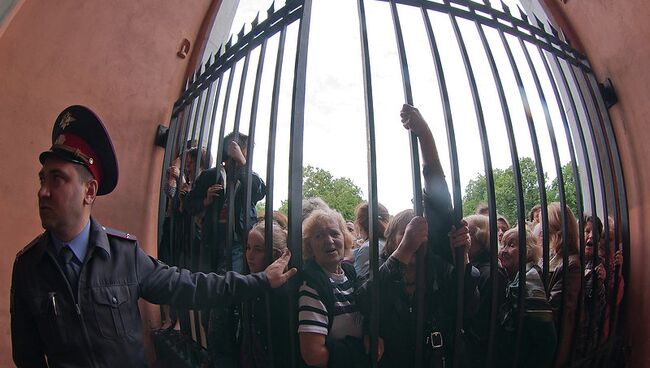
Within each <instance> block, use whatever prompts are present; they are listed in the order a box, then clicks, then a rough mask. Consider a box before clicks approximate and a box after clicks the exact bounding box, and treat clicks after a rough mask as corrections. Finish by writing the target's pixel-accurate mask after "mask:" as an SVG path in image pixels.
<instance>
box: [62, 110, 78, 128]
mask: <svg viewBox="0 0 650 368" xmlns="http://www.w3.org/2000/svg"><path fill="white" fill-rule="evenodd" d="M73 121H76V120H75V118H74V117H73V116H72V114H70V112H66V113H65V114H64V115H63V117H62V118H61V122H59V126H60V127H61V130H65V128H67V127H68V125H70V123H72V122H73Z"/></svg>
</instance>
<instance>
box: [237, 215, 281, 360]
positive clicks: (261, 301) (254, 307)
mask: <svg viewBox="0 0 650 368" xmlns="http://www.w3.org/2000/svg"><path fill="white" fill-rule="evenodd" d="M265 228H266V226H265V223H264V222H263V221H262V222H258V223H257V224H255V225H254V226H253V228H252V229H251V231H250V232H249V233H248V239H247V242H246V253H245V254H246V263H247V264H248V269H249V270H250V272H251V273H255V272H260V270H264V269H266V267H267V266H268V264H269V262H268V261H267V259H266V242H265V238H264V237H265ZM272 239H273V240H272V247H273V251H272V258H273V260H275V259H278V258H279V257H280V256H281V255H282V254H283V253H284V251H285V249H287V232H286V231H285V230H284V229H283V228H282V226H281V225H280V224H278V223H277V222H275V221H273V228H272ZM267 297H268V303H269V312H270V315H268V316H267V309H266V303H267V300H266V298H267ZM267 318H268V319H269V320H270V323H271V324H270V326H269V325H268V324H267ZM288 325H289V298H288V289H287V285H286V284H285V285H283V286H282V287H279V288H277V289H272V290H270V291H269V293H268V294H267V295H262V296H258V297H257V298H256V299H255V300H253V301H251V302H249V303H246V304H244V306H243V308H242V325H241V326H242V331H241V332H242V333H241V350H240V360H239V361H240V367H243V368H262V367H268V366H270V365H271V364H270V362H271V361H273V363H274V365H275V366H276V367H288V366H290V365H291V359H290V358H291V352H290V349H289V339H290V337H291V336H290V333H291V331H289V329H287V326H288ZM269 327H270V328H271V330H270V331H269V330H268V328H269ZM269 332H270V333H269ZM269 335H270V336H271V337H272V341H273V345H272V347H271V349H269V346H268V345H269V344H268V343H269V340H268V336H269ZM271 351H272V353H273V354H272V355H271Z"/></svg>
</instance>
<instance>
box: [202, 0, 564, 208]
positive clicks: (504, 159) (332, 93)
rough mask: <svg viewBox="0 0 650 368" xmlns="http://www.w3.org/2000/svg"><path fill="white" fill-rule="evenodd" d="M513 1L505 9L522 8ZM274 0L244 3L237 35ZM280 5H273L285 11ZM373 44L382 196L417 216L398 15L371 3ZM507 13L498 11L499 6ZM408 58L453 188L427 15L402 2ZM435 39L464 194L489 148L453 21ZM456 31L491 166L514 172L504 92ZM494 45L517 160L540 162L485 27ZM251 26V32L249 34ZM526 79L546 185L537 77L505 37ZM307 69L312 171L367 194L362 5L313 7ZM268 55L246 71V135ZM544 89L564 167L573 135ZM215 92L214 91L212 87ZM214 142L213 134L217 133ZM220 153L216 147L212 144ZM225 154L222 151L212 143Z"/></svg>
mask: <svg viewBox="0 0 650 368" xmlns="http://www.w3.org/2000/svg"><path fill="white" fill-rule="evenodd" d="M515 1H516V0H509V1H506V3H510V4H511V3H514V2H515ZM270 4H271V1H270V0H241V1H240V5H239V9H238V11H237V13H236V15H235V19H234V21H233V25H232V32H237V31H239V29H241V26H242V24H243V23H245V22H250V21H252V20H253V19H254V18H255V15H256V14H257V12H258V11H260V10H261V13H262V15H261V17H262V19H264V18H266V9H267V8H268V7H269V6H270ZM282 4H283V1H280V2H277V3H276V8H279V7H280V6H282ZM365 4H366V15H367V22H368V34H369V47H370V55H371V70H372V82H373V94H374V109H375V118H376V120H375V125H376V130H377V133H376V134H377V135H376V142H377V147H378V150H377V170H378V197H379V201H380V202H381V203H383V204H384V205H385V206H386V207H387V208H388V209H389V211H390V212H391V213H392V214H394V213H397V212H399V211H401V210H403V209H405V208H410V207H411V206H412V205H411V201H410V199H411V197H412V188H411V185H412V184H411V165H410V151H409V141H408V134H407V132H406V131H405V130H404V129H403V128H402V126H401V123H400V120H399V110H400V109H401V106H402V103H403V102H404V100H405V98H404V94H403V92H402V91H403V90H402V83H401V74H400V68H399V59H398V55H397V47H396V41H395V36H394V30H393V25H392V21H391V17H390V9H389V6H388V4H387V3H386V2H381V1H366V2H365ZM494 6H496V7H498V8H500V5H496V2H495V5H494ZM398 8H399V16H400V19H401V24H402V27H403V33H404V39H405V47H406V51H407V59H408V63H409V70H410V75H411V83H412V90H413V95H414V102H415V105H416V106H417V107H418V108H419V109H420V111H421V112H422V114H423V115H424V117H425V119H427V121H428V122H429V125H430V127H431V130H432V131H433V133H434V137H435V139H436V143H437V145H438V151H439V153H440V156H441V160H442V162H443V166H444V168H445V172H446V173H447V178H448V181H449V182H451V180H450V179H451V173H450V167H449V154H448V152H449V151H448V146H447V137H446V128H445V123H444V120H443V115H442V102H441V99H440V96H439V92H438V86H437V80H436V73H435V69H434V64H433V58H432V56H431V51H430V48H429V44H428V41H427V38H426V33H425V29H424V24H423V22H422V17H421V14H420V11H419V9H412V8H410V7H405V6H399V7H398ZM429 16H430V19H431V22H432V24H433V27H434V32H435V33H436V37H437V42H438V48H439V50H440V52H441V56H442V59H443V60H442V62H443V67H444V69H445V76H446V80H447V88H448V90H449V94H450V100H451V108H452V114H453V119H454V127H455V130H456V141H457V146H458V151H459V166H460V174H461V185H462V187H463V188H464V187H465V185H467V183H468V182H469V180H470V179H472V178H474V177H475V176H476V174H477V173H483V172H484V165H483V158H482V151H481V143H480V139H479V135H478V127H477V120H476V115H475V112H474V105H473V103H472V99H471V94H470V89H469V88H470V87H469V83H468V81H467V78H466V76H465V70H464V66H463V63H462V59H461V56H460V51H459V49H458V46H457V43H456V40H455V37H454V36H453V31H452V28H451V23H450V22H449V19H448V17H447V15H446V14H441V13H436V12H430V13H429ZM459 25H460V28H461V32H462V33H463V38H464V40H465V42H466V45H467V48H468V53H469V55H470V59H471V60H472V67H473V68H474V74H475V75H476V76H477V85H478V88H479V94H480V97H481V103H482V110H483V113H484V115H485V121H486V126H487V130H488V136H489V137H488V139H489V141H490V145H489V147H490V150H491V154H492V164H493V167H494V168H506V167H508V166H510V165H511V164H512V162H511V159H510V149H509V147H508V141H507V138H506V129H505V125H504V121H503V114H502V112H501V107H500V103H499V99H498V95H497V93H496V87H495V84H494V80H493V78H492V74H491V71H490V69H489V65H488V63H487V59H486V56H485V52H484V50H483V46H482V45H481V43H480V40H479V37H478V32H477V31H476V27H475V25H474V24H473V23H471V22H468V21H464V20H460V19H459ZM297 27H298V22H295V23H294V24H293V25H292V26H291V27H289V29H288V33H287V40H286V45H285V47H286V48H285V55H284V58H285V59H284V65H283V79H282V84H281V86H282V90H281V91H282V93H281V96H282V97H281V100H280V109H279V118H278V124H279V125H278V133H277V134H278V140H277V146H276V171H275V176H274V178H275V191H274V198H275V201H274V208H278V207H279V206H280V201H281V200H284V199H286V198H287V176H288V174H287V172H288V169H287V163H288V152H289V138H288V137H289V124H290V115H291V111H290V109H291V90H292V84H293V80H292V77H293V68H294V62H295V45H296V37H297V33H298V32H297V31H298V28H297ZM484 29H485V31H486V37H487V39H488V42H489V43H490V45H491V46H492V50H493V52H494V57H495V59H496V63H497V65H499V72H500V73H501V78H502V80H503V84H504V89H505V92H506V99H507V101H508V105H509V107H510V115H511V116H512V119H513V126H514V132H515V136H516V142H517V148H518V151H519V157H524V156H526V157H533V152H532V144H531V143H530V142H531V141H530V135H529V130H528V127H527V120H526V117H525V114H524V111H523V105H522V102H521V97H520V94H519V91H518V88H517V85H516V82H515V79H514V74H513V72H512V69H511V68H510V66H509V62H508V60H507V57H506V54H505V51H504V50H503V46H502V44H501V41H500V39H499V36H498V33H497V31H495V30H493V29H491V28H484ZM249 30H250V26H247V28H246V32H247V31H249ZM507 39H508V42H509V44H510V46H511V48H512V51H513V53H514V55H515V60H516V62H517V65H518V68H519V70H520V72H521V73H522V78H523V80H524V87H525V90H526V92H527V95H528V99H529V102H530V105H531V110H532V116H533V120H534V124H535V127H536V129H537V133H538V140H539V142H540V148H541V150H542V154H541V156H542V164H543V167H544V171H546V172H547V173H548V175H549V180H552V179H553V178H554V177H555V166H554V163H553V156H552V152H551V150H550V143H549V142H550V140H549V134H548V129H547V128H546V121H545V119H544V115H543V110H542V106H541V102H540V99H539V97H538V96H537V92H536V90H535V87H534V84H533V79H532V76H531V73H530V71H529V68H528V66H527V64H526V61H525V59H524V56H523V55H524V54H523V51H522V50H521V48H520V46H519V42H518V41H517V39H515V38H513V37H509V36H507ZM277 43H278V37H277V35H276V36H274V37H273V38H271V39H270V40H269V43H268V46H267V53H266V61H265V64H264V74H263V75H264V78H263V79H262V89H261V94H260V98H259V108H258V115H257V116H258V120H257V124H258V127H257V131H256V137H255V142H256V146H255V154H254V159H253V160H254V161H253V163H254V164H253V169H254V170H255V171H256V172H258V173H259V174H260V175H261V176H262V177H265V176H266V161H267V160H266V150H267V146H268V145H267V137H268V117H269V116H270V103H271V88H272V85H273V74H274V68H275V60H276V54H277ZM529 51H530V53H531V56H532V57H533V61H534V63H535V65H536V68H537V69H538V71H543V67H542V64H541V60H540V59H539V57H538V53H537V51H536V49H534V48H532V47H529ZM308 57H309V59H308V70H307V92H306V93H307V95H306V101H307V103H306V111H305V115H306V117H305V119H306V120H305V135H304V156H303V157H304V165H305V166H306V165H313V166H316V167H320V168H323V169H325V170H328V171H329V172H331V173H332V174H333V175H334V176H335V177H341V176H344V177H349V178H351V179H352V180H353V181H354V182H355V183H356V184H357V185H358V186H359V187H361V189H362V191H363V194H364V196H367V194H368V190H367V186H368V179H367V178H368V173H367V146H366V130H365V110H364V92H363V84H362V83H363V78H362V69H361V68H362V66H361V46H360V41H359V25H358V15H357V9H356V1H351V0H314V2H313V10H312V21H311V30H310V40H309V56H308ZM258 58H259V49H257V50H256V51H254V52H253V54H252V56H251V64H250V67H249V70H248V78H247V81H246V83H247V86H246V89H245V90H246V93H245V96H244V102H243V109H242V117H241V123H240V124H241V126H240V131H242V132H247V131H248V124H249V120H250V105H251V101H252V92H253V88H252V85H253V83H254V76H255V71H256V68H257V64H258V62H257V60H258ZM242 67H243V62H240V63H239V64H238V66H237V71H236V73H235V78H236V79H235V80H234V85H233V93H232V94H231V97H230V102H229V108H228V118H227V127H226V132H229V131H231V130H232V126H233V121H234V115H235V105H236V102H237V90H238V85H239V82H240V78H241V70H242ZM541 79H542V84H543V89H544V92H545V95H546V98H547V101H548V104H549V109H550V110H551V116H552V120H553V124H554V128H555V133H556V137H557V139H558V147H560V157H561V161H562V163H563V164H564V163H566V162H568V160H569V153H568V150H567V144H566V140H565V138H564V131H563V129H562V127H561V120H560V118H559V111H558V106H557V103H555V101H554V99H553V94H552V90H551V86H550V85H549V82H548V81H547V78H544V77H543V76H542V78H541ZM215 87H216V86H215ZM225 87H226V85H225V83H224V85H223V86H222V92H221V97H220V102H219V106H222V105H223V97H224V94H225V93H224V92H225ZM221 109H222V108H219V109H218V114H217V122H216V124H219V122H220V121H221V116H222V115H221V114H222V110H221ZM215 136H216V133H215ZM215 146H216V145H215ZM215 148H216V147H215Z"/></svg>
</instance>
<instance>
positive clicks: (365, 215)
mask: <svg viewBox="0 0 650 368" xmlns="http://www.w3.org/2000/svg"><path fill="white" fill-rule="evenodd" d="M377 210H378V214H377V217H378V220H379V221H378V223H379V234H378V235H379V236H378V238H379V252H380V253H381V251H382V249H383V248H384V245H385V244H386V239H385V238H384V233H385V232H386V226H388V221H389V220H390V215H389V213H388V210H387V209H386V207H384V206H383V205H382V204H381V203H379V205H378V206H377ZM354 212H355V219H354V227H355V229H356V230H357V232H358V233H359V235H360V237H361V239H362V240H363V244H362V245H361V246H360V247H359V248H357V249H356V250H355V251H354V269H355V271H357V277H359V278H360V279H365V278H366V277H367V276H368V272H370V239H369V237H370V218H369V210H368V202H362V203H361V204H359V205H358V206H357V208H356V210H355V211H354Z"/></svg>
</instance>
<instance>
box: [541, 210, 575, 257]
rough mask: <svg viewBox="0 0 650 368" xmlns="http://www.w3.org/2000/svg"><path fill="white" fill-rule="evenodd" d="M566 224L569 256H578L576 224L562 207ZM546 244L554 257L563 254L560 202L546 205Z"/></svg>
mask: <svg viewBox="0 0 650 368" xmlns="http://www.w3.org/2000/svg"><path fill="white" fill-rule="evenodd" d="M564 210H565V213H566V222H567V227H568V229H569V233H568V234H566V238H567V241H568V243H569V244H568V250H569V254H578V252H579V251H578V244H579V240H578V239H579V238H578V222H577V221H576V217H575V216H574V215H573V212H572V211H571V209H570V208H569V207H568V206H564ZM548 244H549V248H551V249H552V250H553V251H554V252H555V254H556V255H562V254H564V240H563V239H562V206H561V205H560V202H553V203H550V204H549V205H548Z"/></svg>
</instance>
